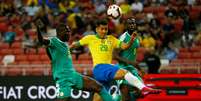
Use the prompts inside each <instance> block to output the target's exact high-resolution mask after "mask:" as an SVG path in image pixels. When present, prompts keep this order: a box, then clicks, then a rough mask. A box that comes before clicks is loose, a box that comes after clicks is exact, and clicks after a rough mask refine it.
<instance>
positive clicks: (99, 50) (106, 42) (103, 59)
mask: <svg viewBox="0 0 201 101" xmlns="http://www.w3.org/2000/svg"><path fill="white" fill-rule="evenodd" d="M79 43H80V45H87V46H88V47H89V50H90V52H91V55H92V58H93V65H94V66H95V65H97V64H111V62H112V52H113V49H114V48H119V47H120V46H121V43H122V42H121V41H120V40H118V39H117V38H115V37H114V36H112V35H108V36H107V37H106V38H104V39H100V38H99V37H98V36H97V35H88V36H85V37H83V38H82V39H81V40H80V41H79Z"/></svg>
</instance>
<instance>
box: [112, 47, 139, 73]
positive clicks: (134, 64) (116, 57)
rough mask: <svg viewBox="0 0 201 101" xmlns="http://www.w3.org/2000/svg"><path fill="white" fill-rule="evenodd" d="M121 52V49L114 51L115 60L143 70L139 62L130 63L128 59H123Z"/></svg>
mask: <svg viewBox="0 0 201 101" xmlns="http://www.w3.org/2000/svg"><path fill="white" fill-rule="evenodd" d="M120 52H121V49H119V48H116V49H114V51H113V58H114V59H116V60H117V61H120V62H124V63H126V64H131V65H133V66H134V67H135V68H136V69H137V70H139V71H141V68H140V67H139V65H138V63H137V62H135V61H130V60H128V59H126V58H123V57H121V56H120V54H119V53H120Z"/></svg>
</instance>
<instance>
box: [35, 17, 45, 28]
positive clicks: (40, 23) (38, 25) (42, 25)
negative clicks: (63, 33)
mask: <svg viewBox="0 0 201 101" xmlns="http://www.w3.org/2000/svg"><path fill="white" fill-rule="evenodd" d="M35 24H36V26H37V27H38V28H39V29H42V28H44V27H45V24H44V23H43V21H42V20H41V19H37V20H36V23H35Z"/></svg>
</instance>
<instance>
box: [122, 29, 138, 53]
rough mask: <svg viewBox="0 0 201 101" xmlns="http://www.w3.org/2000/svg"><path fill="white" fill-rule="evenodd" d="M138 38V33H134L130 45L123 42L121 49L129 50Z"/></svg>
mask: <svg viewBox="0 0 201 101" xmlns="http://www.w3.org/2000/svg"><path fill="white" fill-rule="evenodd" d="M136 36H137V33H136V32H133V34H132V35H131V40H130V41H129V42H128V43H124V42H123V43H122V45H121V49H123V50H126V49H128V48H129V47H130V46H131V45H132V44H133V42H134V40H135V38H136Z"/></svg>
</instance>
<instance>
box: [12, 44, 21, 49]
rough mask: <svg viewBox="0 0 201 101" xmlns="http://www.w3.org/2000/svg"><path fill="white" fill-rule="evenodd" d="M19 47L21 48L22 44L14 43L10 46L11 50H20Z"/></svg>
mask: <svg viewBox="0 0 201 101" xmlns="http://www.w3.org/2000/svg"><path fill="white" fill-rule="evenodd" d="M21 46H22V43H21V42H14V43H13V44H12V48H15V49H16V48H21Z"/></svg>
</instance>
